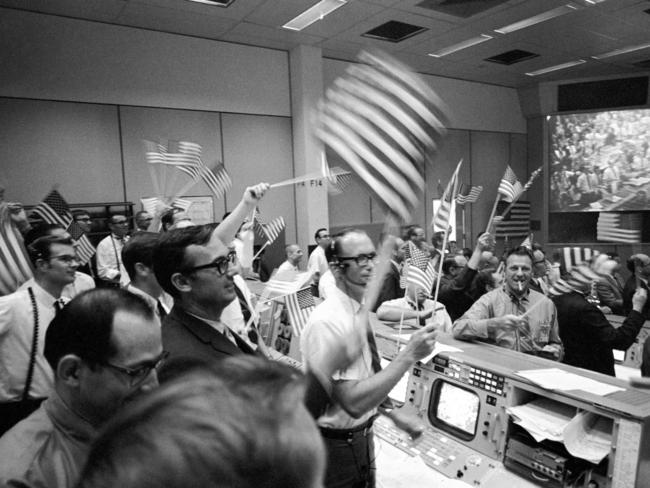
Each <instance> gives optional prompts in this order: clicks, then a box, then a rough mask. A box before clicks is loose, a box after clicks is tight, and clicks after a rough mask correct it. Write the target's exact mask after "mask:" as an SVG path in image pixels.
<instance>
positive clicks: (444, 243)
mask: <svg viewBox="0 0 650 488" xmlns="http://www.w3.org/2000/svg"><path fill="white" fill-rule="evenodd" d="M462 162H463V161H462V160H461V163H462ZM458 166H459V167H460V163H458ZM456 171H458V170H456ZM457 194H458V178H456V181H454V189H453V191H452V194H451V201H452V202H453V201H454V200H455V199H456V195H457ZM451 214H452V212H449V215H448V216H447V222H446V225H445V233H444V235H443V238H442V249H441V251H440V263H438V276H436V291H435V293H434V295H433V302H434V306H435V304H436V303H438V292H439V291H440V279H441V278H442V265H443V263H444V261H445V248H446V247H447V238H448V237H449V220H450V219H451Z"/></svg>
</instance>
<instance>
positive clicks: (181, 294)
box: [153, 184, 268, 359]
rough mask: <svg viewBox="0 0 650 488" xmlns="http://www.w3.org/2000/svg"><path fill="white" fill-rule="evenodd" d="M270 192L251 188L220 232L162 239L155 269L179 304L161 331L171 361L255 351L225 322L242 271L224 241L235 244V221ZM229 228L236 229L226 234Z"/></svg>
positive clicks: (176, 233)
mask: <svg viewBox="0 0 650 488" xmlns="http://www.w3.org/2000/svg"><path fill="white" fill-rule="evenodd" d="M267 188H268V185H267V184H259V185H257V186H253V187H249V188H247V189H246V191H245V192H244V197H243V199H242V204H240V205H239V206H238V207H237V212H236V213H235V212H233V214H234V215H235V217H233V214H231V216H229V217H228V218H227V219H226V220H224V222H223V223H222V224H220V225H219V226H218V227H217V228H216V229H215V228H214V226H209V225H199V226H193V227H185V228H181V229H173V230H170V231H169V232H165V233H163V234H161V236H160V240H159V242H158V245H157V246H156V248H155V249H154V254H153V264H154V271H155V275H156V278H157V280H158V283H159V284H160V286H161V287H162V288H163V290H165V291H166V292H167V293H169V294H170V295H171V296H172V297H173V299H174V306H173V307H172V310H171V312H170V313H169V315H167V316H166V317H165V319H164V320H163V326H162V337H163V344H164V345H165V349H166V350H168V351H169V352H170V353H171V355H172V356H195V357H198V358H205V359H213V358H215V357H216V358H222V357H224V356H232V355H237V354H252V353H253V352H254V351H253V349H252V348H251V346H250V345H248V344H247V343H246V341H244V340H243V339H242V338H241V337H239V336H238V335H237V334H235V333H233V332H232V331H231V330H230V329H229V328H228V327H227V325H226V324H224V323H223V322H222V321H221V313H222V312H223V310H224V308H226V307H227V306H228V305H229V304H230V303H231V302H232V301H233V300H235V299H236V298H237V294H236V291H235V284H234V280H233V278H234V276H235V275H236V274H237V267H236V254H235V252H234V251H231V250H230V249H229V248H228V246H227V245H226V244H224V242H223V241H222V239H221V238H220V236H222V237H224V238H228V237H229V238H230V240H232V238H233V237H234V236H233V235H232V234H231V233H232V232H234V231H233V230H232V229H235V231H236V229H237V228H238V225H235V224H236V222H234V219H235V218H236V217H237V216H238V215H241V214H243V215H246V214H247V213H249V212H250V211H251V210H252V209H253V208H254V206H255V205H257V203H258V201H259V199H260V198H262V196H263V195H264V192H265V191H266V190H267ZM224 224H225V225H227V226H228V227H229V228H230V229H231V230H230V231H228V232H224V230H223V226H224ZM230 240H229V241H227V242H228V243H230Z"/></svg>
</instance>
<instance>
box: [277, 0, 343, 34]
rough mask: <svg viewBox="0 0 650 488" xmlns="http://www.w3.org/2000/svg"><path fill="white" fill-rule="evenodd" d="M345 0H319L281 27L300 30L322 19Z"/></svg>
mask: <svg viewBox="0 0 650 488" xmlns="http://www.w3.org/2000/svg"><path fill="white" fill-rule="evenodd" d="M346 3H347V0H321V1H320V2H318V3H317V4H316V5H314V6H313V7H310V8H308V9H307V10H305V11H304V12H303V13H301V14H300V15H298V16H297V17H295V18H293V19H291V20H290V21H289V22H287V23H286V24H284V25H283V26H282V27H283V28H285V29H290V30H295V31H300V30H303V29H304V28H305V27H308V26H310V25H311V24H313V23H314V22H317V21H319V20H323V17H325V16H326V15H328V14H331V13H332V12H334V11H335V10H336V9H337V8H339V7H342V6H343V5H345V4H346Z"/></svg>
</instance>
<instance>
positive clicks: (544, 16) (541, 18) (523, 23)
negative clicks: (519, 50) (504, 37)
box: [494, 3, 578, 34]
mask: <svg viewBox="0 0 650 488" xmlns="http://www.w3.org/2000/svg"><path fill="white" fill-rule="evenodd" d="M574 10H578V7H576V6H575V5H573V4H571V3H567V4H566V5H562V6H561V7H557V8H554V9H551V10H547V11H546V12H542V13H541V14H538V15H533V16H532V17H528V18H527V19H524V20H520V21H519V22H515V23H513V24H509V25H506V26H504V27H501V28H500V29H494V32H498V33H499V34H510V33H511V32H514V31H518V30H519V29H525V28H526V27H530V26H531V25H535V24H539V23H541V22H546V21H547V20H551V19H554V18H555V17H559V16H561V15H564V14H568V13H569V12H573V11H574Z"/></svg>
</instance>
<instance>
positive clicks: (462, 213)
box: [461, 204, 467, 248]
mask: <svg viewBox="0 0 650 488" xmlns="http://www.w3.org/2000/svg"><path fill="white" fill-rule="evenodd" d="M465 205H467V204H465ZM465 205H462V208H461V218H462V226H463V227H462V230H463V248H464V247H466V243H465V237H466V236H465Z"/></svg>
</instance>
